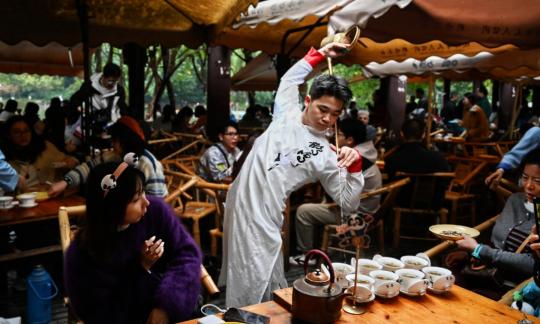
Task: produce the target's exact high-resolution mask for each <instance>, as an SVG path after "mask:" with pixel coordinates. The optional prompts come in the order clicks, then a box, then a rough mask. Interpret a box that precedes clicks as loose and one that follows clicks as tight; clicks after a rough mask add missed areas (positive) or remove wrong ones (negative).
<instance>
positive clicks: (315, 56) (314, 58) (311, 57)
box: [304, 47, 325, 67]
mask: <svg viewBox="0 0 540 324" xmlns="http://www.w3.org/2000/svg"><path fill="white" fill-rule="evenodd" d="M324 59H325V56H324V55H322V54H321V53H320V52H319V51H317V50H316V49H315V48H313V47H312V48H310V50H309V52H308V53H307V54H306V56H304V60H306V61H307V62H308V63H309V65H311V67H315V66H317V64H319V63H321V62H322V61H324Z"/></svg>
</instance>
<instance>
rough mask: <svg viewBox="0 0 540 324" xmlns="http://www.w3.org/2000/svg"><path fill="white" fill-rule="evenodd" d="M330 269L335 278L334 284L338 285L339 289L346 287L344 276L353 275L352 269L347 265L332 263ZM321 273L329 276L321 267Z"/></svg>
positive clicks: (347, 284)
mask: <svg viewBox="0 0 540 324" xmlns="http://www.w3.org/2000/svg"><path fill="white" fill-rule="evenodd" d="M332 268H333V269H334V275H335V277H336V282H337V283H338V284H340V286H341V287H348V286H349V282H348V281H347V278H346V276H347V275H348V274H349V273H354V267H352V266H350V265H348V264H347V263H339V262H332ZM323 271H324V272H325V273H327V274H328V275H330V273H329V272H328V270H327V269H326V267H325V266H324V265H323Z"/></svg>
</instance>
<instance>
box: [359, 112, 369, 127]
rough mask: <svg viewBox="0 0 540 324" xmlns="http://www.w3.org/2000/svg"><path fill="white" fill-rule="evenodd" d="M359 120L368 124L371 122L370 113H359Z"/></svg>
mask: <svg viewBox="0 0 540 324" xmlns="http://www.w3.org/2000/svg"><path fill="white" fill-rule="evenodd" d="M358 120H359V121H361V122H362V124H364V125H367V124H369V115H368V114H358Z"/></svg>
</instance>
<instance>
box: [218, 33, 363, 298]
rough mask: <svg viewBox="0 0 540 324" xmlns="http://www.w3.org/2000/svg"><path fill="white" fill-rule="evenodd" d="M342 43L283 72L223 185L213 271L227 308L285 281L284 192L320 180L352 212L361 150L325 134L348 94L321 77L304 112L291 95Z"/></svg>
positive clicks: (268, 293)
mask: <svg viewBox="0 0 540 324" xmlns="http://www.w3.org/2000/svg"><path fill="white" fill-rule="evenodd" d="M347 47H348V45H343V44H337V43H331V44H328V45H326V46H324V47H323V48H321V49H319V50H318V51H317V50H315V49H311V50H310V52H309V53H308V54H307V55H306V56H305V57H304V59H302V60H300V61H299V62H297V63H296V64H295V65H294V66H293V67H291V69H290V70H289V71H288V72H287V73H286V74H285V75H284V76H283V77H282V79H281V83H280V86H279V89H278V92H277V95H276V99H275V106H274V118H273V121H272V123H271V124H270V126H269V127H268V129H267V130H266V131H265V132H264V133H263V134H262V135H261V136H260V137H259V138H258V139H257V140H256V141H255V143H254V145H253V149H252V150H251V152H250V153H249V155H248V157H247V158H246V161H245V163H244V165H243V167H242V170H241V171H240V173H239V175H238V177H237V178H236V180H235V181H234V182H233V184H232V186H231V188H230V190H229V193H228V195H227V200H226V204H227V205H226V211H225V219H224V224H223V230H224V239H223V264H222V267H221V277H220V283H221V284H224V283H226V285H227V288H226V291H227V293H226V305H227V307H242V306H246V305H250V304H256V303H260V302H261V301H266V300H270V299H271V298H272V291H274V290H275V289H279V288H284V287H286V286H287V281H286V280H285V273H284V269H283V257H282V256H281V245H282V240H281V228H282V225H283V210H284V209H285V202H286V200H287V198H288V196H289V195H290V193H291V192H293V191H294V190H296V189H298V188H300V187H301V186H303V185H305V184H307V183H312V182H316V181H320V182H321V184H322V185H323V187H324V189H325V190H326V192H327V193H328V194H329V195H330V196H332V198H333V199H334V200H335V201H336V202H338V203H341V205H342V207H343V210H344V212H353V211H356V209H357V208H358V206H359V204H360V192H361V191H362V187H363V185H364V178H363V176H362V172H361V168H362V165H361V164H362V159H361V157H360V153H359V152H358V151H356V150H354V149H353V148H348V147H343V148H340V150H339V154H336V152H335V147H333V145H331V144H330V143H329V142H328V140H327V139H326V137H325V133H327V132H326V131H327V130H328V129H331V128H332V127H333V126H334V124H335V121H336V119H337V118H338V117H339V115H340V114H341V111H342V109H343V108H344V107H346V105H347V102H348V101H349V100H350V98H351V91H350V89H349V88H348V86H347V83H346V82H345V81H344V80H343V79H341V78H339V77H334V76H329V75H320V76H318V77H317V78H316V79H315V80H314V81H313V85H312V87H311V90H310V94H309V95H308V96H306V98H305V100H304V105H305V107H306V108H305V110H304V111H302V105H301V103H300V102H299V100H298V99H299V91H298V87H299V86H300V85H301V84H302V83H303V82H304V80H305V78H306V76H307V75H308V74H309V73H310V72H311V71H312V70H313V67H314V66H316V65H317V64H318V63H320V62H322V61H324V60H325V58H326V57H337V56H340V55H342V54H343V53H345V52H346V50H347ZM340 169H341V171H340ZM340 177H341V180H340V179H339V178H340Z"/></svg>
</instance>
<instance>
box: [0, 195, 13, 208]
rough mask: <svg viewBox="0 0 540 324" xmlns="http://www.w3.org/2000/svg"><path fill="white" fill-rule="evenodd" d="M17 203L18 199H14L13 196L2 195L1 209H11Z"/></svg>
mask: <svg viewBox="0 0 540 324" xmlns="http://www.w3.org/2000/svg"><path fill="white" fill-rule="evenodd" d="M16 204H17V202H16V201H13V197H11V196H2V197H0V209H10V208H11V207H13V206H15V205H16Z"/></svg>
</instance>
